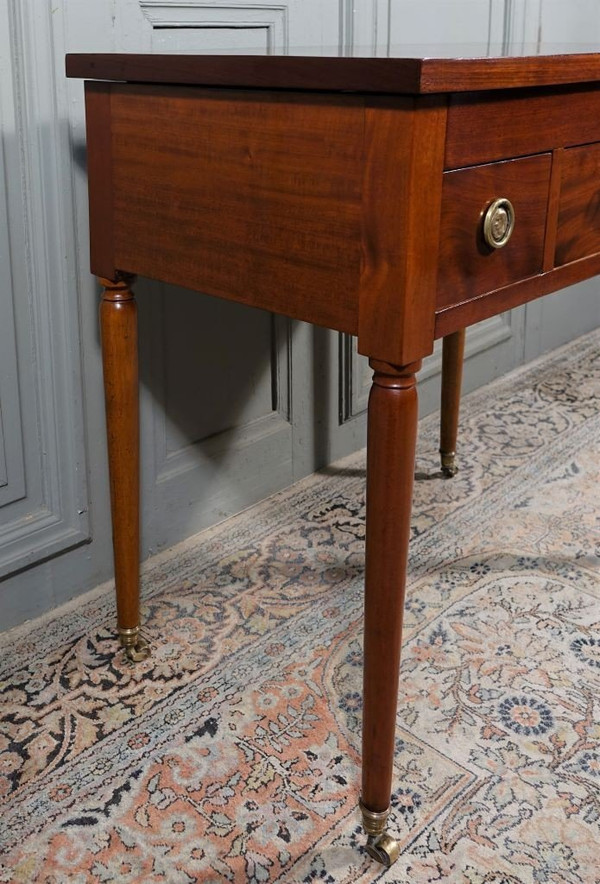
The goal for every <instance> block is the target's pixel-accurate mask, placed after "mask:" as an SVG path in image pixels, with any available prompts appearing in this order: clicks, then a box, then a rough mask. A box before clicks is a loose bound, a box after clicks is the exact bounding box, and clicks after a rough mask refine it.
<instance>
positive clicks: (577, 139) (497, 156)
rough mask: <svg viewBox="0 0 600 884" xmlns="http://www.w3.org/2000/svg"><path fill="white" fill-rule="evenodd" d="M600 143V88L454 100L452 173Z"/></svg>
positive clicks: (480, 95)
mask: <svg viewBox="0 0 600 884" xmlns="http://www.w3.org/2000/svg"><path fill="white" fill-rule="evenodd" d="M593 141H600V86H599V85H598V84H597V83H594V84H590V85H583V86H565V87H557V88H555V89H550V90H545V89H542V90H540V89H536V90H526V89H511V90H509V91H503V90H499V91H498V92H475V93H468V92H467V93H464V94H462V95H453V96H452V98H451V100H450V107H449V109H448V134H447V138H446V160H445V167H446V169H458V168H459V167H460V166H474V165H475V164H478V163H489V162H492V161H494V160H502V159H504V158H505V157H523V156H526V155H527V154H534V153H538V154H539V153H542V152H543V151H546V150H552V149H553V148H559V147H574V146H576V145H578V144H589V143H591V142H593Z"/></svg>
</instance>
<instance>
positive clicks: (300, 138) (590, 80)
mask: <svg viewBox="0 0 600 884" xmlns="http://www.w3.org/2000/svg"><path fill="white" fill-rule="evenodd" d="M67 73H68V76H70V77H82V78H86V80H87V82H86V84H85V92H86V109H87V142H88V173H89V193H90V237H91V269H92V271H93V273H95V274H96V275H98V276H99V277H101V279H102V284H103V286H104V295H103V300H102V305H101V330H102V350H103V359H104V383H105V393H106V411H107V428H108V443H109V464H110V487H111V505H112V520H113V539H114V557H115V572H116V575H115V576H116V589H117V609H118V628H119V634H120V636H121V641H122V643H123V644H124V645H126V647H127V648H128V651H129V654H130V656H131V658H132V659H135V658H136V657H141V656H143V654H144V653H146V652H147V650H146V649H144V647H143V646H142V645H141V643H140V640H139V635H138V631H139V583H138V580H139V578H138V565H139V561H138V560H139V513H138V497H139V480H138V435H139V431H138V401H137V399H138V392H137V352H136V350H137V342H136V306H135V301H134V296H133V294H132V291H131V281H132V278H133V274H143V275H144V276H148V277H153V278H156V279H160V280H164V281H165V282H169V283H176V284H179V285H183V286H186V287H188V288H193V289H197V290H199V291H202V292H208V293H210V294H212V295H219V296H222V297H224V298H230V299H233V300H235V301H240V302H242V303H244V304H249V305H252V306H255V307H261V308H264V309H267V310H271V311H275V312H277V313H283V314H286V315H288V316H291V317H295V318H297V319H302V320H305V321H307V322H312V323H316V324H318V325H323V326H327V327H329V328H333V329H338V330H339V331H342V332H348V333H350V334H353V335H356V336H357V338H358V348H359V351H360V352H361V353H363V354H365V355H367V356H368V357H369V358H370V362H371V366H372V368H373V370H374V376H373V387H372V391H371V396H370V401H369V415H368V457H367V529H366V570H365V622H364V630H365V649H364V705H363V782H362V795H361V808H362V813H363V820H364V826H365V830H366V832H367V835H368V840H367V847H368V849H369V852H370V853H371V854H372V855H373V856H375V857H376V858H377V859H379V860H380V861H382V862H384V863H387V864H389V863H391V862H393V861H394V859H395V858H396V857H397V855H398V847H397V844H396V842H395V841H394V840H393V838H392V837H391V836H390V835H388V833H387V832H386V818H387V816H388V813H389V804H390V794H391V779H392V764H393V752H394V736H395V724H396V701H397V694H398V670H399V663H400V645H401V636H402V612H403V603H404V588H405V576H406V564H407V552H408V538H409V523H410V511H411V498H412V484H413V470H414V454H415V438H416V428H417V394H416V382H415V374H416V372H417V371H418V369H419V367H420V364H421V360H422V359H423V357H424V356H427V355H428V354H429V353H431V351H432V348H433V343H434V339H435V338H439V337H444V336H450V335H451V336H452V337H450V339H449V340H450V341H451V346H449V347H448V351H447V363H448V365H449V366H450V369H449V371H450V380H449V381H448V384H447V386H448V388H449V389H450V390H451V393H452V396H451V398H452V399H453V400H456V399H457V389H456V388H457V383H456V367H457V364H458V362H460V359H461V352H460V350H461V343H462V330H463V329H464V328H465V326H468V325H470V324H472V323H475V322H478V321H479V320H482V319H485V318H486V317H489V316H492V315H494V314H497V313H500V312H501V311H504V310H507V309H509V308H512V307H515V306H517V305H519V304H523V303H525V302H526V301H529V300H530V299H533V298H537V297H539V296H541V295H545V294H547V293H548V292H551V291H554V290H556V289H559V288H562V287H564V286H566V285H569V284H571V283H574V282H577V281H579V280H583V279H585V278H587V277H590V276H593V275H594V274H596V273H598V272H600V54H593V53H592V54H575V55H546V56H530V57H512V58H511V57H489V58H483V57H482V58H463V59H458V58H411V57H398V58H372V57H365V58H357V57H353V58H348V57H340V58H336V57H318V56H310V55H307V56H304V57H289V56H287V57H284V56H281V57H275V56H268V57H263V56H181V55H70V56H68V57H67ZM452 366H453V368H452ZM451 388H453V389H451ZM451 411H452V412H453V414H452V415H451V417H450V419H449V420H448V421H447V424H448V426H447V427H446V430H447V432H446V436H447V437H449V439H450V441H449V442H447V445H446V447H450V448H453V443H454V438H455V428H454V429H453V428H452V424H453V419H454V418H455V414H456V409H455V408H453V409H451ZM453 437H454V438H453ZM442 447H444V446H442ZM446 454H448V452H446ZM446 467H447V470H448V471H449V472H452V469H453V467H452V461H451V457H450V459H449V460H448V461H447V462H446Z"/></svg>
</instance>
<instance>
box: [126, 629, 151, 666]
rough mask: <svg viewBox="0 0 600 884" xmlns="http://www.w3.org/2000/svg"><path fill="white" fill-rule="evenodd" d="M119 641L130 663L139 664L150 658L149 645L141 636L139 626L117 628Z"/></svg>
mask: <svg viewBox="0 0 600 884" xmlns="http://www.w3.org/2000/svg"><path fill="white" fill-rule="evenodd" d="M119 641H120V642H121V646H122V647H123V648H125V656H126V657H127V659H128V660H129V661H130V662H131V663H141V662H142V660H147V659H148V657H149V656H150V645H149V644H148V642H147V641H146V639H145V638H144V636H143V635H141V633H140V628H139V626H131V627H129V628H127V627H119Z"/></svg>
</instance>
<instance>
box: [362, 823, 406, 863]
mask: <svg viewBox="0 0 600 884" xmlns="http://www.w3.org/2000/svg"><path fill="white" fill-rule="evenodd" d="M367 853H368V854H369V856H372V857H373V859H376V860H377V862H378V863H382V865H384V866H386V868H388V869H389V867H390V866H391V865H393V864H394V863H395V862H396V860H397V859H398V857H399V856H400V845H399V844H398V842H397V841H396V839H395V838H392V836H391V835H388V833H387V832H384V833H383V835H369V836H368V838H367Z"/></svg>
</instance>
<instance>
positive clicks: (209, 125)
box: [111, 85, 364, 333]
mask: <svg viewBox="0 0 600 884" xmlns="http://www.w3.org/2000/svg"><path fill="white" fill-rule="evenodd" d="M111 104H112V136H113V140H112V152H113V168H114V184H113V187H114V237H115V245H114V249H115V261H116V265H117V267H118V268H119V269H121V270H127V271H130V272H136V273H140V274H142V275H146V276H150V277H154V278H157V279H161V280H164V281H167V282H172V283H176V284H179V285H183V286H187V287H189V288H193V289H198V290H200V291H204V292H207V293H209V294H214V295H219V296H222V297H226V298H229V299H232V300H238V301H241V302H243V303H245V304H248V305H251V306H258V307H262V308H264V309H268V310H272V311H275V312H278V313H283V314H286V315H289V316H293V317H297V318H300V319H304V320H307V321H311V322H314V323H317V324H319V325H324V326H328V327H332V328H337V329H339V330H341V331H347V332H353V333H355V332H356V331H357V328H356V323H357V313H358V310H357V297H358V280H359V274H360V260H361V255H360V226H361V220H360V219H361V187H362V169H363V144H364V107H363V101H362V99H360V98H357V97H355V96H331V95H302V94H283V93H265V92H261V93H253V92H235V91H232V90H203V89H200V88H194V87H172V86H171V87H161V86H127V85H123V86H114V87H113V94H112V102H111Z"/></svg>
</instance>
